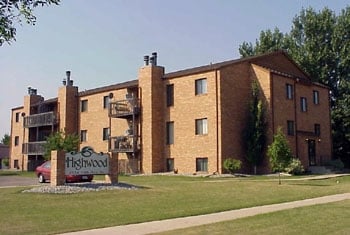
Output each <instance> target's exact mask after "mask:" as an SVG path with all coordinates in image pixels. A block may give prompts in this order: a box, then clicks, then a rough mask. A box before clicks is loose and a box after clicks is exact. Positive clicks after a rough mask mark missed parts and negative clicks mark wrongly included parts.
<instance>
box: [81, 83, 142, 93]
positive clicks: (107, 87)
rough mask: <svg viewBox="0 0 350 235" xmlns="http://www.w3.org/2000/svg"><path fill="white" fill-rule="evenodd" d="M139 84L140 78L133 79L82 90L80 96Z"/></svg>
mask: <svg viewBox="0 0 350 235" xmlns="http://www.w3.org/2000/svg"><path fill="white" fill-rule="evenodd" d="M138 84H139V82H138V80H132V81H128V82H123V83H118V84H114V85H109V86H104V87H98V88H94V89H90V90H85V91H80V92H79V96H86V95H93V94H96V93H100V92H108V91H113V90H117V89H123V88H128V87H137V86H138Z"/></svg>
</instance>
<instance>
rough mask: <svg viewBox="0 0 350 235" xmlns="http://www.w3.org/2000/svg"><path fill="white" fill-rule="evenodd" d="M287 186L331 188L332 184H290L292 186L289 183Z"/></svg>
mask: <svg viewBox="0 0 350 235" xmlns="http://www.w3.org/2000/svg"><path fill="white" fill-rule="evenodd" d="M289 185H296V186H315V187H329V186H332V184H311V183H302V184H301V183H299V184H297V183H292V184H290V183H289Z"/></svg>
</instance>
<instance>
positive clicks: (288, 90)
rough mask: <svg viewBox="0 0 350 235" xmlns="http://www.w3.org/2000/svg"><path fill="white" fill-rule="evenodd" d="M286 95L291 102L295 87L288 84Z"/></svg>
mask: <svg viewBox="0 0 350 235" xmlns="http://www.w3.org/2000/svg"><path fill="white" fill-rule="evenodd" d="M286 94H287V99H289V100H291V99H293V85H292V84H288V83H287V84H286Z"/></svg>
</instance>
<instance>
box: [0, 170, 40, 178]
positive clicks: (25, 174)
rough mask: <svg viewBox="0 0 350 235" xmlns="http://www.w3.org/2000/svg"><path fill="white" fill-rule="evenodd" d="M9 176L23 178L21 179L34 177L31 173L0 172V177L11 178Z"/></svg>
mask: <svg viewBox="0 0 350 235" xmlns="http://www.w3.org/2000/svg"><path fill="white" fill-rule="evenodd" d="M11 175H16V176H23V177H34V176H35V174H34V172H33V171H12V170H1V171H0V177H1V176H11ZM0 179H1V178H0Z"/></svg>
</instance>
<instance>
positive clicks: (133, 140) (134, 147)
mask: <svg viewBox="0 0 350 235" xmlns="http://www.w3.org/2000/svg"><path fill="white" fill-rule="evenodd" d="M110 141H111V145H110V146H111V149H110V151H111V152H119V153H127V152H137V151H138V150H139V146H138V142H139V141H138V138H137V137H134V136H132V135H128V136H116V137H111V139H110Z"/></svg>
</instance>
